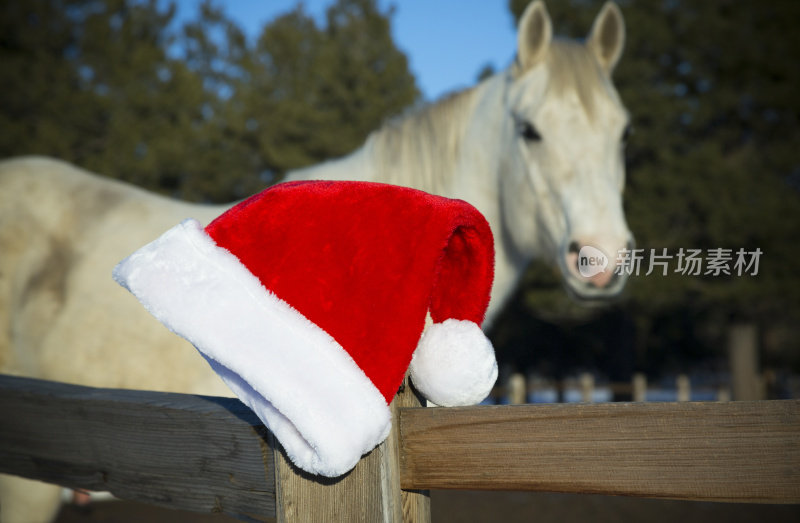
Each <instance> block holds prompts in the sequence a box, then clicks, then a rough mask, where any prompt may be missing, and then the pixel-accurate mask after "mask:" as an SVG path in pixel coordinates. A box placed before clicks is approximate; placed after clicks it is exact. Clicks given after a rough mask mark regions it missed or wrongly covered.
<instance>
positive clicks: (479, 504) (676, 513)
mask: <svg viewBox="0 0 800 523" xmlns="http://www.w3.org/2000/svg"><path fill="white" fill-rule="evenodd" d="M431 516H432V517H431V519H432V520H433V521H434V522H435V523H473V522H476V523H482V522H490V523H494V522H503V523H522V522H526V523H527V522H536V523H549V522H553V523H556V522H558V523H569V522H576V523H577V522H580V523H587V522H592V523H604V522H609V523H610V522H614V523H616V522H627V521H631V522H647V523H661V522H663V523H695V522H696V523H710V522H717V521H724V522H726V523H745V522H756V523H763V522H764V521H769V522H770V523H782V522H786V523H798V522H800V505H738V504H728V503H697V502H688V501H664V500H647V499H636V498H624V497H613V496H594V495H591V496H590V495H573V494H541V493H530V492H469V491H434V492H432V493H431ZM229 521H230V522H233V521H237V520H235V519H232V518H228V517H225V516H220V515H211V514H197V513H193V512H181V511H175V510H169V509H162V508H157V507H150V506H146V505H139V504H136V503H131V502H127V501H117V502H104V503H97V504H95V505H93V506H92V507H90V508H88V509H84V508H77V507H73V506H67V507H64V509H63V510H62V511H61V514H60V515H59V518H58V523H100V522H103V523H134V522H137V523H138V522H147V523H173V522H174V523H187V522H193V523H194V522H197V523H205V522H208V523H222V522H229Z"/></svg>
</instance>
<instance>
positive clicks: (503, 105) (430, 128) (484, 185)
mask: <svg viewBox="0 0 800 523" xmlns="http://www.w3.org/2000/svg"><path fill="white" fill-rule="evenodd" d="M623 43H624V24H623V20H622V16H621V14H620V12H619V9H618V8H617V7H616V5H614V4H612V3H607V4H606V5H605V6H604V7H603V8H602V10H601V12H600V13H599V14H598V16H597V18H596V19H595V22H594V24H593V26H592V29H591V32H590V33H589V36H588V38H587V39H586V41H585V42H584V43H579V42H575V41H571V40H560V39H554V38H553V37H552V29H551V22H550V18H549V16H548V14H547V10H546V8H545V6H544V4H543V3H541V2H540V1H537V2H534V3H533V4H531V5H530V6H529V7H528V8H527V10H526V11H525V13H524V15H523V17H522V19H521V21H520V26H519V31H518V49H517V55H518V56H517V60H516V62H515V63H514V64H513V65H512V66H511V67H510V68H509V69H508V70H506V71H505V72H501V73H499V74H496V75H494V76H492V77H490V78H488V79H486V80H485V81H483V82H481V83H480V84H478V85H477V86H475V87H473V88H471V89H468V90H465V91H463V92H460V93H457V94H454V95H452V96H450V97H449V98H446V99H444V100H442V101H440V102H438V103H435V104H433V105H431V106H430V107H427V108H424V109H421V110H418V111H416V112H414V113H411V114H409V115H405V116H403V117H400V118H398V119H396V120H394V121H392V122H389V123H388V124H387V125H385V126H384V127H383V128H382V129H380V130H378V131H376V132H375V133H373V134H372V135H371V136H370V137H369V139H368V140H367V142H366V144H365V145H364V146H363V147H362V148H361V149H359V150H358V151H356V152H354V153H353V154H351V155H350V156H347V157H345V158H343V159H340V160H336V161H332V162H328V163H324V164H321V165H318V166H315V167H311V168H308V169H303V170H300V171H296V172H293V173H290V175H289V178H290V179H310V178H321V179H359V180H373V181H383V182H389V183H395V184H400V185H408V186H413V187H416V188H419V189H422V190H426V191H428V192H432V193H437V194H442V195H445V196H450V197H455V198H461V199H464V200H467V201H469V202H471V203H473V204H474V205H475V206H476V207H477V208H478V209H479V210H480V211H481V212H483V214H484V215H485V216H486V217H487V219H488V220H489V222H490V223H491V225H492V228H493V230H494V232H495V239H496V253H497V263H496V276H495V285H494V289H493V293H492V302H491V305H490V310H489V314H488V320H487V321H491V318H493V317H494V316H495V315H496V314H497V312H498V309H499V308H500V306H501V305H502V304H503V302H504V300H505V299H506V297H507V296H508V295H509V294H510V293H511V291H512V290H513V288H514V286H515V285H516V283H517V281H518V280H519V277H520V275H521V274H522V272H523V270H524V269H525V267H526V266H527V265H528V263H529V262H530V261H531V260H532V259H533V258H535V257H539V258H544V259H548V260H550V261H552V262H554V263H555V264H556V265H557V266H558V267H559V268H560V270H561V274H562V275H563V280H564V282H565V285H566V287H567V288H568V289H569V290H570V291H571V292H572V293H573V294H574V295H576V296H578V297H582V298H587V299H593V298H603V297H608V296H612V295H614V294H616V293H618V292H619V291H620V289H621V288H622V286H623V285H624V278H622V277H615V276H614V275H613V272H614V271H613V262H612V265H611V266H610V267H609V268H608V270H607V271H605V272H602V273H600V274H598V275H595V276H593V277H590V278H584V277H582V276H581V274H580V272H579V271H578V268H577V265H576V261H577V258H578V254H577V253H578V251H579V250H580V249H581V248H582V247H583V246H586V245H590V246H593V247H595V248H599V249H601V250H603V251H605V252H606V253H607V254H608V256H609V258H610V259H611V260H614V259H615V253H616V252H617V251H618V250H619V249H622V248H625V247H627V246H629V245H630V243H631V241H632V239H631V233H630V231H629V230H628V227H627V225H626V223H625V218H624V214H623V210H622V190H623V185H624V178H625V173H624V162H623V149H624V133H625V129H626V127H627V125H628V114H627V112H626V111H625V109H624V107H623V106H622V103H621V102H620V99H619V97H618V95H617V92H616V90H615V89H614V86H613V84H612V82H611V79H610V75H611V72H612V70H613V69H614V66H615V65H616V63H617V61H618V59H619V57H620V55H621V53H622V48H623ZM226 208H227V206H219V207H213V206H199V205H192V204H187V203H180V202H176V201H173V200H169V199H167V198H163V197H160V196H156V195H153V194H150V193H147V192H145V191H143V190H140V189H136V188H134V187H131V186H129V185H126V184H123V183H120V182H116V181H112V180H109V179H104V178H100V177H96V176H92V175H90V174H89V173H86V172H85V171H81V170H79V169H77V168H75V167H72V166H69V165H67V164H64V163H60V162H56V161H53V160H48V159H42V158H23V159H16V160H10V161H6V162H0V325H2V327H1V328H0V372H3V373H8V374H17V375H26V376H33V377H39V378H43V379H51V380H58V381H65V382H72V383H79V384H84V385H90V386H103V387H119V388H133V389H151V390H163V391H178V392H185V393H202V394H212V395H229V394H230V392H229V391H228V390H227V389H226V388H225V387H224V385H223V384H222V382H221V381H220V380H219V379H218V378H217V377H216V376H215V375H214V374H213V373H212V372H211V371H210V369H209V367H208V365H207V364H206V363H205V361H204V360H203V358H200V357H199V356H198V355H197V354H196V353H195V350H194V349H193V348H192V347H191V346H190V345H188V344H187V343H186V342H184V341H183V340H182V339H180V338H178V337H177V336H174V335H173V334H171V333H170V332H168V331H167V330H166V329H165V328H163V326H162V325H161V324H159V323H158V322H157V321H156V320H154V319H153V318H152V317H151V316H150V315H149V314H147V313H146V312H145V311H144V309H143V308H142V307H141V306H140V304H139V303H138V302H137V301H136V299H135V298H133V297H132V296H131V295H130V294H129V293H127V292H126V291H125V290H124V289H122V288H120V287H118V286H117V285H116V284H115V283H113V282H112V280H111V277H110V272H111V269H112V268H113V267H114V265H115V264H116V263H117V262H118V261H119V260H121V259H122V258H123V257H125V256H127V255H128V254H130V253H131V252H133V251H134V250H135V249H137V248H138V247H140V246H141V245H144V244H145V243H148V242H149V241H151V240H152V239H154V238H156V237H157V236H159V235H160V234H161V233H162V232H163V231H165V230H167V229H168V228H170V227H171V226H173V225H174V224H176V223H178V222H179V221H180V220H182V219H183V218H186V217H195V218H197V219H198V220H200V221H201V222H203V223H208V222H209V221H210V220H211V219H212V218H214V217H216V216H217V215H219V214H220V213H222V212H223V211H224V210H225V209H226ZM5 422H6V423H8V422H9V420H6V421H5ZM11 422H13V421H11ZM58 498H59V489H58V488H57V487H52V486H50V485H44V484H41V483H36V482H30V481H27V480H21V479H19V478H12V477H9V476H0V500H2V501H0V503H2V505H0V507H2V508H0V510H1V511H2V520H3V521H8V522H12V521H18V520H24V521H47V520H48V519H49V518H50V517H51V516H52V515H53V514H54V513H55V511H56V510H57V507H58Z"/></svg>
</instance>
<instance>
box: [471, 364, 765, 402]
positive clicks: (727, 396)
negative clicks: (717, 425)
mask: <svg viewBox="0 0 800 523" xmlns="http://www.w3.org/2000/svg"><path fill="white" fill-rule="evenodd" d="M730 389H731V387H729V386H717V387H715V388H714V389H709V387H707V386H706V387H701V388H700V389H699V391H700V392H701V393H702V395H703V396H705V397H708V396H711V397H712V398H713V400H715V401H730V400H731V399H732V398H731V391H730ZM657 390H661V393H660V394H658V393H656V391H657ZM648 391H649V392H648ZM598 392H601V393H602V392H606V393H607V396H608V397H609V398H613V397H615V396H617V395H623V396H626V397H629V398H631V399H632V400H633V401H634V402H644V401H652V400H653V398H654V397H655V398H658V397H659V396H674V401H691V398H692V394H693V392H695V391H693V389H692V383H691V380H690V379H689V376H688V375H686V374H679V375H677V376H676V377H675V382H674V386H673V387H672V389H671V392H673V394H669V393H666V394H665V392H666V391H663V390H662V389H661V388H656V389H649V388H648V383H647V377H646V376H645V375H644V374H641V373H636V374H634V375H633V377H632V379H631V381H630V382H629V383H607V384H604V385H601V386H599V387H598V386H597V384H596V382H595V378H594V375H592V374H591V373H589V372H584V373H581V374H580V375H578V376H576V377H573V378H570V379H567V380H563V381H558V380H546V379H543V378H541V377H533V379H526V377H525V376H524V375H523V374H521V373H513V374H510V375H509V376H508V377H507V379H506V381H505V383H501V384H498V385H496V386H495V387H494V388H493V389H492V392H491V394H490V395H489V398H487V401H488V402H489V403H494V404H506V403H508V404H511V405H519V404H523V403H537V401H536V399H535V398H536V396H537V394H542V393H547V394H546V396H547V399H546V401H540V402H541V403H559V402H560V403H565V402H570V401H569V400H570V397H569V396H571V397H572V398H578V401H581V402H584V403H591V402H593V401H595V396H596V393H598ZM570 393H571V394H570ZM559 398H560V401H559ZM712 398H708V399H712ZM749 399H763V394H761V395H760V397H758V398H749ZM656 400H657V399H656ZM572 402H575V401H572Z"/></svg>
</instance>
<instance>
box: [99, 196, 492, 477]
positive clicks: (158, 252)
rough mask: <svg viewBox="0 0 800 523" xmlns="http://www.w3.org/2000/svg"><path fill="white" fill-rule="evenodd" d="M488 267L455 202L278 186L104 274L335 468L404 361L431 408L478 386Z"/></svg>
mask: <svg viewBox="0 0 800 523" xmlns="http://www.w3.org/2000/svg"><path fill="white" fill-rule="evenodd" d="M493 270H494V247H493V240H492V233H491V230H490V229H489V225H488V223H487V222H486V220H485V219H484V217H483V216H482V215H481V214H480V213H479V212H478V211H477V210H476V209H475V208H474V207H472V206H471V205H469V204H467V203H466V202H463V201H460V200H451V199H447V198H442V197H438V196H433V195H430V194H427V193H424V192H421V191H417V190H414V189H409V188H403V187H397V186H392V185H386V184H377V183H367V182H291V183H284V184H279V185H276V186H273V187H271V188H269V189H267V190H265V191H263V192H261V193H259V194H257V195H255V196H253V197H251V198H249V199H247V200H245V201H243V202H241V203H240V204H238V205H236V206H235V207H233V208H231V209H230V210H228V211H227V212H225V213H224V214H222V215H221V216H219V217H218V218H217V219H216V220H214V221H213V222H212V223H211V224H209V225H208V226H207V227H205V229H204V228H203V227H202V226H201V225H200V224H199V223H198V222H197V221H195V220H192V219H189V220H186V221H184V222H182V223H180V224H179V225H177V226H175V227H174V228H172V229H170V230H169V231H167V232H166V233H164V235H162V236H161V237H160V238H158V239H157V240H155V241H153V242H152V243H150V244H148V245H146V246H144V247H142V248H141V249H139V250H138V251H136V252H135V253H133V254H132V255H131V256H129V257H128V258H126V259H125V260H123V261H122V262H120V264H119V265H118V266H117V267H116V268H115V269H114V279H115V280H117V282H119V283H120V284H121V285H123V286H124V287H126V288H127V289H128V290H130V291H131V292H132V293H133V294H134V295H135V296H136V297H137V298H138V299H139V300H140V301H141V302H142V303H143V304H144V306H145V307H146V308H147V310H149V311H150V312H151V313H152V314H153V315H154V316H155V317H156V318H158V319H159V320H160V321H161V322H162V323H164V324H165V325H166V326H167V327H168V328H169V329H171V330H172V331H174V332H176V333H177V334H179V335H181V336H183V337H184V338H186V339H187V340H189V341H190V342H191V343H192V344H194V346H195V347H197V349H198V350H199V351H200V352H201V353H202V355H203V356H204V357H205V358H206V359H207V360H208V362H209V363H210V364H211V366H212V367H213V368H214V370H215V371H216V372H217V373H218V374H219V375H220V376H221V377H222V378H223V380H224V381H225V382H226V383H227V384H228V386H229V387H230V388H231V389H232V390H233V392H234V393H235V394H236V395H237V396H238V397H239V398H240V399H241V400H242V401H243V402H244V403H245V404H247V405H248V406H249V407H250V408H251V409H253V411H254V412H255V413H256V414H257V415H258V416H259V418H261V420H262V421H263V422H264V423H265V425H266V426H267V427H268V428H269V429H270V430H271V431H272V432H273V433H274V434H275V435H276V437H277V438H278V440H279V441H280V442H281V444H282V445H283V447H284V449H285V450H286V452H287V454H288V456H289V457H290V459H291V460H292V461H293V462H294V463H295V464H296V465H297V466H299V467H301V468H303V469H305V470H307V471H309V472H312V473H316V474H323V475H326V476H338V475H341V474H343V473H345V472H347V471H348V470H350V469H351V468H352V467H353V466H355V464H356V463H357V462H358V460H359V459H360V457H361V456H362V455H363V454H365V453H367V452H368V451H370V450H371V449H372V448H373V447H375V446H376V445H377V444H379V443H380V442H381V441H383V439H384V438H385V437H386V436H387V434H388V432H389V428H390V418H391V416H390V411H389V407H388V404H389V403H390V402H391V401H392V398H393V397H394V395H395V393H396V392H397V390H398V388H399V386H400V385H401V383H402V380H403V378H404V375H405V372H406V370H407V368H409V365H410V370H411V379H412V380H413V382H414V384H415V386H416V387H417V388H418V389H419V390H420V391H421V392H422V393H423V394H425V395H426V397H427V398H428V399H430V400H431V401H433V402H434V403H437V404H439V405H466V404H474V403H478V402H480V401H481V400H482V399H483V398H485V397H486V395H487V394H488V393H489V391H490V390H491V388H492V386H493V385H494V382H495V380H496V378H497V364H496V362H495V357H494V350H493V348H492V345H491V343H490V342H489V341H488V340H487V339H486V337H485V336H484V334H483V332H482V331H481V329H480V324H481V322H482V321H483V316H484V314H485V312H486V308H487V305H488V302H489V293H490V290H491V284H492V277H493ZM428 311H430V315H431V318H432V319H433V321H434V324H433V325H431V326H430V327H429V328H428V329H427V330H426V331H425V333H424V335H422V332H423V328H424V325H425V319H426V313H427V312H428ZM421 335H422V336H421ZM412 357H413V361H412ZM178 372H179V371H178Z"/></svg>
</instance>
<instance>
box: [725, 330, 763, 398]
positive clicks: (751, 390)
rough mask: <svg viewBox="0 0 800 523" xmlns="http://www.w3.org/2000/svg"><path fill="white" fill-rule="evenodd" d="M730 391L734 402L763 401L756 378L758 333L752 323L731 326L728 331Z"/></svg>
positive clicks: (757, 377) (757, 378)
mask: <svg viewBox="0 0 800 523" xmlns="http://www.w3.org/2000/svg"><path fill="white" fill-rule="evenodd" d="M728 351H729V355H728V357H729V358H730V365H731V389H732V393H733V399H734V400H736V401H751V400H760V399H763V394H762V393H761V386H760V381H759V376H758V332H757V330H756V326H755V325H754V324H752V323H743V324H738V325H733V326H731V327H730V328H729V330H728Z"/></svg>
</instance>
